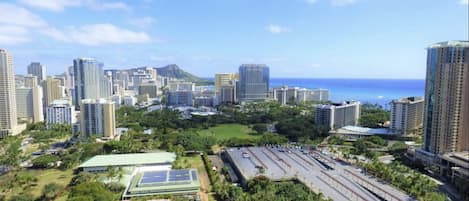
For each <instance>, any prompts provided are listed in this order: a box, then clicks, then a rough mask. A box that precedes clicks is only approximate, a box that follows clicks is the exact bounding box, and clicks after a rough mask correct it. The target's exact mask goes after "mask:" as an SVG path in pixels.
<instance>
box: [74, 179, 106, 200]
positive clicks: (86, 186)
mask: <svg viewBox="0 0 469 201" xmlns="http://www.w3.org/2000/svg"><path fill="white" fill-rule="evenodd" d="M68 200H69V201H81V200H87V201H89V200H95V201H98V200H99V201H112V200H114V195H113V193H112V192H111V191H110V190H108V189H107V188H106V187H105V186H104V185H103V184H102V183H100V182H85V183H81V184H78V185H76V186H73V187H72V188H70V194H69V195H68Z"/></svg>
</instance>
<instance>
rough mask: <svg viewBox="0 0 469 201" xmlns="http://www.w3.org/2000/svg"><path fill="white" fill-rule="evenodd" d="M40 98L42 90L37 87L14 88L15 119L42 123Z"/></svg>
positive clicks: (42, 114) (42, 115)
mask: <svg viewBox="0 0 469 201" xmlns="http://www.w3.org/2000/svg"><path fill="white" fill-rule="evenodd" d="M34 77H35V76H34ZM42 98H43V96H42V88H41V87H40V86H38V85H36V86H32V87H21V88H16V112H17V117H18V118H23V119H26V120H27V121H29V122H34V123H36V122H41V121H44V113H43V110H42V109H43V108H42Z"/></svg>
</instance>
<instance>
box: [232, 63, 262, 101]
mask: <svg viewBox="0 0 469 201" xmlns="http://www.w3.org/2000/svg"><path fill="white" fill-rule="evenodd" d="M268 92H269V67H267V66H266V65H265V64H243V65H241V66H240V67H239V88H238V96H239V98H238V99H239V101H240V102H245V101H264V100H266V99H267V97H268Z"/></svg>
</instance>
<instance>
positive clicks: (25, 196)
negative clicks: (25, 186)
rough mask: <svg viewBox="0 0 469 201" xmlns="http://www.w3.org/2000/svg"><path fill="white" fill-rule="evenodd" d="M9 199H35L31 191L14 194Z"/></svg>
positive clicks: (12, 200)
mask: <svg viewBox="0 0 469 201" xmlns="http://www.w3.org/2000/svg"><path fill="white" fill-rule="evenodd" d="M9 201H34V197H33V196H32V195H31V194H29V193H27V194H21V195H14V196H11V197H10V199H9Z"/></svg>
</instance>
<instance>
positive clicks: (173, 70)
mask: <svg viewBox="0 0 469 201" xmlns="http://www.w3.org/2000/svg"><path fill="white" fill-rule="evenodd" d="M154 69H155V70H156V71H157V73H158V75H161V76H165V77H171V78H176V79H180V80H185V81H189V82H194V83H195V84H197V85H207V84H210V83H213V82H211V81H209V80H207V79H204V78H201V77H198V76H195V75H193V74H191V73H189V72H187V71H185V70H183V69H182V68H180V67H179V66H178V65H177V64H169V65H166V66H163V67H155V68H154Z"/></svg>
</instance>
